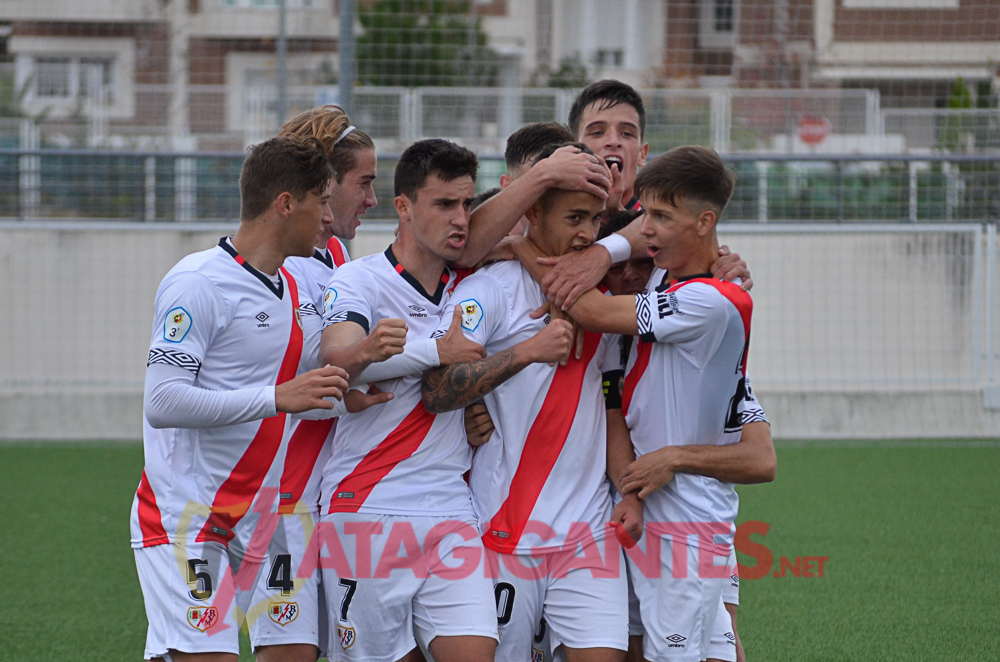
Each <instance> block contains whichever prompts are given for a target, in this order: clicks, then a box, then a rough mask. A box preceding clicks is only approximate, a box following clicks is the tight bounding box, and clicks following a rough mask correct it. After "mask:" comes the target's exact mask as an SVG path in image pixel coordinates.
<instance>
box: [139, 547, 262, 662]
mask: <svg viewBox="0 0 1000 662" xmlns="http://www.w3.org/2000/svg"><path fill="white" fill-rule="evenodd" d="M133 551H134V552H135V567H136V570H137V571H138V574H139V586H140V587H141V588H142V598H143V602H145V605H146V619H147V620H148V621H149V628H148V629H147V631H146V650H145V653H144V658H145V659H147V660H149V659H152V658H155V657H164V656H165V655H167V652H168V651H170V650H177V651H181V652H182V653H233V654H236V655H238V654H239V652H240V639H239V631H240V630H239V622H238V621H237V618H238V613H237V603H238V602H239V603H241V604H242V603H244V598H245V597H246V594H241V595H240V596H237V595H235V594H234V590H235V588H234V584H233V577H232V574H231V573H227V572H226V569H227V568H228V567H229V565H230V555H229V551H228V550H227V549H226V547H225V545H223V544H222V543H218V542H206V543H189V544H187V545H183V544H175V543H169V544H165V545H154V546H153V547H142V548H139V549H135V550H133ZM224 584H225V586H224ZM227 595H228V597H227Z"/></svg>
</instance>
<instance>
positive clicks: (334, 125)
mask: <svg viewBox="0 0 1000 662" xmlns="http://www.w3.org/2000/svg"><path fill="white" fill-rule="evenodd" d="M278 135H279V136H280V137H284V136H297V137H299V138H305V139H308V138H313V139H315V140H317V141H319V143H320V144H321V145H322V146H323V149H324V150H325V151H326V153H327V155H328V157H329V160H330V163H331V165H332V166H333V169H334V176H333V177H332V178H331V180H330V187H329V191H328V194H329V203H328V205H327V207H326V208H325V210H324V212H325V213H324V214H323V228H322V230H321V231H320V233H319V235H317V237H316V243H315V245H314V251H313V254H312V256H311V257H298V256H291V257H289V258H288V259H287V260H286V261H285V265H284V268H285V269H286V270H287V271H288V272H289V273H290V274H291V275H292V276H293V278H295V281H296V282H297V283H299V284H300V286H301V288H302V289H303V294H304V295H306V296H307V297H308V302H307V303H304V304H303V306H302V310H301V316H300V318H301V320H302V325H303V334H304V344H303V353H302V362H301V364H302V365H301V367H300V371H301V372H305V371H308V370H311V369H313V368H315V367H316V365H317V363H318V360H319V359H318V353H319V340H320V334H321V333H322V331H323V324H322V317H321V315H322V310H323V297H324V294H325V293H326V286H327V283H329V281H330V278H331V276H332V275H333V273H334V271H336V269H337V268H338V267H340V266H341V265H343V264H344V263H346V262H347V261H349V260H350V256H349V254H348V252H347V247H346V246H345V244H344V242H345V241H348V240H350V239H353V238H354V235H355V232H356V230H357V227H358V225H360V220H359V218H358V217H359V216H362V215H364V214H365V212H367V211H368V209H370V208H372V207H374V206H375V204H376V203H377V200H376V199H375V192H374V191H373V189H372V182H373V181H374V180H375V177H376V171H375V167H376V158H375V143H374V142H373V141H372V139H371V137H369V136H368V134H366V133H365V132H364V131H361V130H359V129H356V128H355V127H354V126H352V125H351V122H350V118H349V117H348V116H347V114H346V113H344V111H343V109H341V108H339V107H338V106H332V105H331V106H323V107H321V108H314V109H312V110H308V111H306V112H304V113H301V114H300V115H298V116H296V117H294V118H293V119H291V120H289V121H288V122H286V123H285V125H284V126H282V127H281V130H280V131H279V132H278ZM359 395H360V394H359V393H357V392H355V391H352V392H351V394H350V396H351V397H350V398H349V400H353V399H354V398H356V397H357V396H359ZM378 401H381V399H379V400H378ZM368 404H369V405H371V404H374V402H369V403H368ZM336 422H337V419H335V418H324V419H320V420H301V419H296V418H295V417H292V418H291V419H290V420H289V425H288V428H287V430H286V432H285V440H286V443H285V448H284V453H279V454H278V458H277V462H278V464H279V466H278V467H277V469H278V471H276V472H272V473H274V474H276V475H273V476H272V475H269V478H268V479H267V481H265V484H267V483H268V482H271V481H273V482H274V483H275V485H276V486H277V487H278V488H279V489H278V497H277V500H276V502H275V504H274V508H275V509H276V511H277V512H278V513H280V514H281V517H280V519H279V521H278V523H277V526H276V529H275V531H274V534H273V537H272V538H271V541H270V544H269V546H268V549H267V554H266V563H265V564H264V568H265V572H262V573H260V574H259V576H258V578H257V582H256V584H255V585H254V590H253V593H252V598H251V600H250V605H251V609H250V612H249V613H248V618H249V621H250V623H249V626H250V627H249V631H250V642H251V644H252V646H253V650H254V653H255V654H256V656H257V659H258V661H259V662H314V660H316V658H317V657H318V655H319V652H320V651H322V650H325V647H326V645H327V642H328V639H329V627H328V624H327V622H326V607H325V601H324V600H323V596H322V589H321V588H320V575H319V573H315V574H313V575H311V576H309V577H307V578H304V579H302V580H300V581H299V582H298V584H296V582H295V578H296V577H297V576H298V575H299V569H300V567H302V566H303V564H305V565H306V566H311V567H315V566H316V564H317V561H316V559H306V553H307V550H308V553H309V554H311V555H312V554H318V553H319V550H318V548H316V547H315V546H312V547H311V546H310V545H309V539H310V537H311V535H312V533H313V531H314V530H315V526H316V523H317V522H318V521H319V503H320V483H321V481H322V469H323V466H324V465H325V464H326V461H327V459H329V457H330V448H331V445H332V441H333V434H334V431H335V430H336ZM321 603H322V604H321Z"/></svg>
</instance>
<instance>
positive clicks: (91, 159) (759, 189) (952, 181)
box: [0, 149, 1000, 223]
mask: <svg viewBox="0 0 1000 662" xmlns="http://www.w3.org/2000/svg"><path fill="white" fill-rule="evenodd" d="M725 158H726V160H727V161H728V162H729V163H730V164H731V167H732V168H733V169H734V170H735V171H736V174H737V185H736V190H735V192H734V193H733V198H732V201H731V202H730V204H729V207H728V208H727V210H726V214H725V217H724V221H726V222H741V221H743V222H757V223H778V222H781V223H787V222H821V223H822V222H834V223H835V222H843V223H868V222H888V223H922V222H970V221H971V222H984V221H996V220H997V219H1000V157H997V156H984V155H928V156H913V155H892V154H882V155H871V156H858V155H839V156H832V155H828V156H820V155H794V154H793V155H789V154H729V155H725ZM395 159H396V156H395V155H392V154H389V155H381V156H380V157H379V164H378V169H379V172H380V173H381V175H382V176H381V177H380V178H379V179H377V180H376V195H377V196H378V198H379V199H380V200H381V201H382V202H383V204H382V205H379V206H378V207H376V208H375V209H374V210H372V211H371V212H370V216H369V217H370V218H374V219H391V218H393V217H392V206H391V205H389V204H384V203H386V202H388V201H389V200H391V199H392V177H391V173H392V172H393V170H394V168H395ZM242 160H243V154H242V153H240V152H226V153H200V152H184V153H164V152H133V151H84V150H52V149H49V150H39V149H34V150H23V149H0V219H7V220H13V219H19V220H38V219H54V218H62V219H91V220H133V221H171V222H190V221H220V220H221V221H226V220H234V219H237V218H239V186H238V182H239V172H240V167H241V165H242ZM503 172H504V164H503V160H502V159H501V158H499V157H496V156H485V157H482V158H481V169H480V176H479V181H478V186H479V188H480V190H485V189H488V188H492V187H494V186H497V185H498V181H497V180H498V178H499V176H500V174H502V173H503Z"/></svg>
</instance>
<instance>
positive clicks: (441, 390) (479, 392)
mask: <svg viewBox="0 0 1000 662" xmlns="http://www.w3.org/2000/svg"><path fill="white" fill-rule="evenodd" d="M523 368H524V364H522V363H519V362H517V361H515V359H514V351H513V348H511V349H507V350H504V351H502V352H497V353H496V354H493V355H491V356H487V357H486V358H485V359H479V360H478V361H473V362H472V363H453V364H452V365H449V366H445V367H443V368H435V369H434V370H428V371H427V372H425V373H424V380H423V384H422V387H421V395H422V396H423V399H424V406H425V407H427V410H428V411H430V412H431V413H434V414H441V413H444V412H446V411H452V410H453V409H461V408H463V407H465V406H466V405H470V404H472V403H473V402H476V401H478V400H481V399H482V397H483V396H484V395H486V394H487V393H489V392H490V391H492V390H493V389H495V388H496V387H498V386H500V385H501V384H503V383H504V382H505V381H507V380H508V379H510V378H511V377H513V376H514V375H516V374H517V373H519V372H521V370H522V369H523Z"/></svg>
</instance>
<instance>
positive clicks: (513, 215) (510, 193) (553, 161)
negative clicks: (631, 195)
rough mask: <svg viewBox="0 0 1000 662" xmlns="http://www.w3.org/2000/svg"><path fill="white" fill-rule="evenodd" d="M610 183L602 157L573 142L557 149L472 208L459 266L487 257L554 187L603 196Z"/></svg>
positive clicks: (604, 197)
mask: <svg viewBox="0 0 1000 662" xmlns="http://www.w3.org/2000/svg"><path fill="white" fill-rule="evenodd" d="M610 186H611V176H610V174H609V172H608V168H607V166H606V165H605V164H604V163H603V162H602V161H601V160H600V159H599V158H597V157H596V156H594V155H593V154H584V153H582V152H581V151H580V150H579V149H577V148H576V147H572V146H567V147H563V148H561V149H558V150H556V151H555V152H554V153H553V154H552V156H550V157H548V158H546V159H542V160H541V161H539V162H538V163H536V164H535V166H534V167H532V168H531V169H530V170H528V172H526V173H525V174H523V175H521V176H520V177H518V178H517V179H516V180H514V181H513V182H511V183H510V186H508V187H507V188H505V189H504V190H502V191H500V193H498V194H496V195H495V196H493V198H491V199H490V200H487V201H486V202H485V203H483V204H482V205H480V206H479V207H478V208H477V209H476V210H475V211H473V212H472V218H471V219H470V222H469V240H468V243H467V244H466V246H465V250H464V251H463V253H462V257H461V258H459V259H458V260H457V261H456V263H455V264H456V266H458V267H462V268H471V267H472V266H473V265H475V264H476V263H477V262H479V261H480V260H482V259H483V258H484V257H486V254H487V253H489V252H490V250H492V248H493V247H494V246H496V245H497V244H498V243H499V242H500V240H501V239H503V238H504V237H506V236H507V234H508V233H509V232H510V231H511V230H512V229H513V228H514V226H515V225H517V222H518V221H519V220H520V219H521V217H522V216H523V215H524V213H525V212H526V211H528V209H530V208H531V206H532V205H533V204H535V202H536V201H537V200H538V198H540V197H541V196H542V194H543V193H545V192H546V191H547V190H549V189H550V188H553V187H557V188H564V189H567V190H572V191H587V192H588V193H592V194H593V195H596V196H598V197H600V198H601V199H602V200H603V199H606V198H607V197H608V188H609V187H610Z"/></svg>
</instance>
